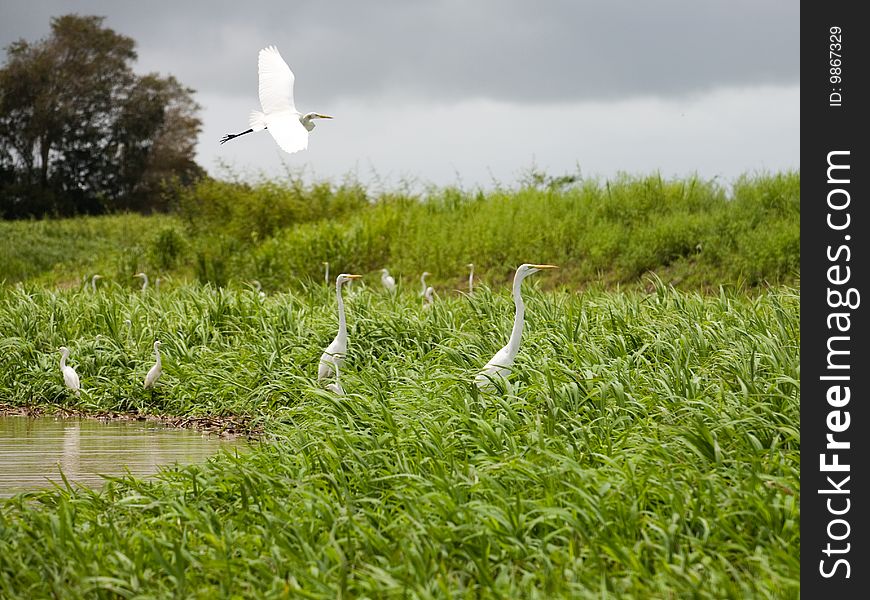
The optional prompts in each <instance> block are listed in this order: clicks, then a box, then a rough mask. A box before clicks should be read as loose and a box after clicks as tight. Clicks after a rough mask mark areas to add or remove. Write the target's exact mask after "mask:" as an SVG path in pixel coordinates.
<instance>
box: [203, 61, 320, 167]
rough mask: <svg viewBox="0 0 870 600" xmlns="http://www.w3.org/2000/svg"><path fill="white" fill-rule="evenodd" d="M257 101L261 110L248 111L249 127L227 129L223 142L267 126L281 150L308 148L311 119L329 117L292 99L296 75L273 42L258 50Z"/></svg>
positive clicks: (312, 120)
mask: <svg viewBox="0 0 870 600" xmlns="http://www.w3.org/2000/svg"><path fill="white" fill-rule="evenodd" d="M258 72H259V75H260V89H259V95H260V104H261V105H262V106H263V111H262V112H260V111H259V110H255V111H252V112H251V117H250V121H249V123H250V126H251V128H250V129H248V130H247V131H243V132H241V133H228V134H227V135H225V136H224V137H222V138H221V141H220V142H221V144H225V143H227V142H228V141H230V140H231V139H233V138H237V137H239V136H240V135H245V134H248V133H253V132H255V131H262V130H264V129H268V130H269V133H271V134H272V137H273V138H275V141H276V142H277V143H278V145H279V146H280V147H281V149H282V150H284V151H285V152H289V153H290V154H292V153H293V152H298V151H299V150H305V149H306V148H308V132H309V131H311V130H312V129H314V119H331V118H332V117H330V116H329V115H322V114H320V113H315V112H310V113H307V114H304V115H303V114H302V113H301V112H299V111H298V110H296V104H295V103H294V101H293V83H294V81H295V80H296V77H295V76H294V75H293V71H291V70H290V67H289V66H287V63H286V62H284V59H283V58H281V54H280V53H279V52H278V49H277V48H276V47H275V46H269V47H267V48H263V49H262V50H260V55H259V59H258Z"/></svg>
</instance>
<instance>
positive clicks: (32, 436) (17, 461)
mask: <svg viewBox="0 0 870 600" xmlns="http://www.w3.org/2000/svg"><path fill="white" fill-rule="evenodd" d="M243 444H244V442H240V441H226V440H223V439H221V438H219V437H218V436H215V435H211V436H209V435H205V434H202V433H200V432H197V431H193V430H189V429H176V428H172V427H167V426H165V425H163V424H160V423H152V422H141V421H99V420H96V419H81V418H55V417H26V416H17V415H15V416H0V497H9V496H11V495H13V494H17V493H19V492H25V491H29V490H35V489H40V488H47V487H52V482H57V483H59V484H61V485H62V484H63V480H62V479H61V476H60V472H61V470H62V471H63V473H64V475H65V476H66V478H67V479H68V480H69V481H70V482H76V483H78V484H82V485H86V486H89V487H101V486H102V485H103V484H104V483H105V479H104V478H103V477H101V475H110V476H117V475H124V474H125V473H126V472H127V470H129V472H130V473H132V474H133V475H137V476H147V475H152V474H154V473H156V472H157V471H158V469H159V467H161V466H170V465H173V464H175V463H178V464H190V463H199V462H204V461H205V460H206V459H207V458H208V457H210V456H212V455H213V454H215V453H216V452H218V451H219V450H220V449H221V448H227V449H235V448H240V446H241V445H243Z"/></svg>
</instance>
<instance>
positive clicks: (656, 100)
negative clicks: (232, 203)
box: [0, 0, 800, 186]
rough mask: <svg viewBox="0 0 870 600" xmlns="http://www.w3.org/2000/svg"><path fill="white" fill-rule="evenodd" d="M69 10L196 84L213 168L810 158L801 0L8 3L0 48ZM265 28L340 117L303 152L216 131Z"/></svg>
mask: <svg viewBox="0 0 870 600" xmlns="http://www.w3.org/2000/svg"><path fill="white" fill-rule="evenodd" d="M70 12H76V13H79V14H96V15H103V16H105V17H106V21H105V24H106V25H107V26H109V27H111V28H113V29H115V30H116V31H118V32H119V33H122V34H124V35H128V36H130V37H132V38H133V39H135V40H136V42H137V44H138V46H137V51H138V54H139V61H138V63H137V65H136V69H137V71H140V72H143V73H144V72H148V71H157V72H160V73H162V74H172V75H175V76H176V77H178V79H179V80H181V81H182V82H183V83H185V84H186V85H188V86H190V87H192V88H194V89H195V90H196V91H197V94H196V98H197V100H198V102H199V103H200V104H201V105H202V113H201V116H202V118H203V132H202V135H201V136H200V141H199V146H198V160H199V162H200V164H202V165H203V166H204V167H205V168H206V169H208V170H209V171H210V172H212V173H214V174H217V175H221V174H223V173H225V171H224V170H223V167H221V165H222V164H224V165H227V166H229V167H230V168H231V169H232V170H233V171H234V172H235V173H237V174H239V175H242V176H256V175H257V174H259V173H262V174H264V175H266V176H281V175H283V174H284V173H286V170H287V169H288V168H289V169H291V170H294V171H296V170H302V169H304V170H305V172H306V173H307V174H308V175H309V176H314V177H317V178H324V177H328V178H339V177H341V176H343V175H345V174H348V173H351V174H354V175H356V176H357V177H359V178H360V179H362V180H364V181H372V180H375V181H383V182H385V183H387V184H389V183H395V182H398V181H400V180H408V179H410V180H415V181H418V182H421V183H437V184H446V183H462V184H463V185H472V186H473V185H484V186H488V185H490V184H491V183H492V182H493V181H500V182H501V183H504V184H510V183H513V182H515V181H516V180H517V179H518V177H520V176H521V174H522V173H523V172H525V171H526V170H527V169H528V168H529V167H530V166H531V165H532V164H535V165H537V167H539V168H541V169H544V170H546V171H548V172H550V173H552V174H562V173H565V172H575V171H576V169H577V168H578V167H579V168H580V170H581V172H582V173H583V174H585V175H594V176H602V177H611V176H613V175H615V174H616V173H618V172H620V171H623V172H629V173H650V172H653V171H659V172H661V173H662V175H664V176H672V175H678V176H682V175H687V174H692V173H697V174H699V175H701V176H702V177H708V178H710V177H716V176H718V177H721V178H723V179H724V180H726V181H730V180H733V179H734V178H735V177H737V176H739V175H740V174H742V173H754V172H761V171H778V170H782V169H798V168H799V167H800V162H799V153H800V123H799V115H800V101H799V90H800V75H799V68H800V36H799V25H800V10H799V3H798V2H797V1H795V0H790V1H786V0H755V1H748V0H730V1H724V0H722V1H712V0H658V1H643V0H634V1H628V0H600V1H590V0H582V1H581V0H577V1H568V0H558V1H557V0H554V1H549V2H547V1H541V2H531V1H529V0H526V1H521V0H504V1H495V0H486V1H465V2H463V1H460V0H432V1H427V2H422V1H421V2H409V1H404V2H400V1H398V0H378V1H368V2H353V1H351V0H344V1H318V2H307V3H300V2H292V1H288V0H283V1H279V0H270V1H262V2H257V1H254V0H251V1H247V2H240V1H238V0H236V1H233V2H224V1H220V2H206V1H203V0H199V1H188V2H184V1H179V0H176V1H175V2H166V1H163V0H160V1H151V2H117V1H115V2H111V1H102V0H78V1H75V0H72V1H71V0H67V1H61V0H44V1H40V2H12V1H10V0H0V45H2V46H3V47H4V48H5V46H6V45H8V44H9V43H10V42H12V41H14V40H16V39H19V38H25V39H28V40H36V39H39V38H42V37H44V36H46V35H47V34H48V32H49V20H50V18H51V17H52V16H58V15H61V14H66V13H70ZM270 44H274V45H276V46H278V48H279V50H280V51H281V54H282V55H283V56H284V58H285V59H286V60H287V62H288V63H289V64H290V66H291V68H292V69H293V71H294V73H295V74H296V104H297V106H298V107H299V108H300V110H302V111H303V112H305V111H318V112H325V113H328V114H332V115H335V117H336V119H335V120H334V121H326V122H320V123H318V127H317V129H316V130H315V131H314V132H313V133H312V137H311V140H310V144H309V150H308V151H306V152H303V153H297V154H293V155H287V154H284V153H282V152H281V151H280V150H279V149H278V148H277V146H276V145H275V144H274V142H273V140H272V139H271V137H270V136H269V135H268V134H266V133H263V134H258V135H251V136H246V137H243V138H240V139H238V140H234V141H232V142H230V143H228V144H226V145H225V146H220V145H218V143H217V140H218V139H219V138H220V137H221V136H222V135H223V134H224V133H228V132H237V131H241V130H243V129H246V128H247V116H248V113H249V112H250V110H251V109H254V108H258V106H257V104H258V101H257V66H256V65H257V52H258V51H259V49H260V48H262V47H264V46H266V45H270Z"/></svg>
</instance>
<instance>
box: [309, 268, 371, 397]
mask: <svg viewBox="0 0 870 600" xmlns="http://www.w3.org/2000/svg"><path fill="white" fill-rule="evenodd" d="M361 277H362V275H349V274H347V273H342V274H341V275H339V276H338V277H336V278H335V298H336V300H337V302H338V334H337V335H336V336H335V339H334V340H332V343H331V344H330V345H329V346H327V347H326V350H324V351H323V354H322V355H321V357H320V364H319V365H318V367H317V380H318V381H321V380H323V379H326V378H327V377H329V376H330V375H332V374H333V373H337V368H338V367H340V366H341V364H342V363H343V362H344V355H345V354H347V320H346V319H345V317H344V300H343V299H342V297H341V286H342V285H344V284H345V283H347V282H348V281H353V280H354V279H360V278H361Z"/></svg>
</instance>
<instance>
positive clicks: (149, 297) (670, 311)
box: [0, 195, 800, 599]
mask: <svg viewBox="0 0 870 600" xmlns="http://www.w3.org/2000/svg"><path fill="white" fill-rule="evenodd" d="M530 197H535V196H534V195H530ZM494 201H496V200H494ZM435 214H437V213H435ZM320 227H326V225H320ZM549 276H550V274H549V273H548V274H539V275H536V276H535V278H534V279H532V280H530V281H529V282H527V283H531V285H529V286H528V287H527V289H526V292H527V293H526V296H527V304H528V311H527V317H528V324H527V330H526V333H525V336H524V339H523V349H522V351H521V353H520V356H519V357H518V361H517V365H516V366H517V370H516V373H515V375H514V377H513V378H512V383H511V385H509V386H508V387H507V388H506V389H505V390H501V391H499V392H497V393H484V394H482V393H479V392H478V391H477V389H476V388H475V387H474V386H473V385H472V384H471V380H472V377H473V374H474V373H475V371H476V369H479V368H480V366H481V365H483V363H484V362H485V361H486V360H487V359H488V358H489V357H490V356H491V355H492V354H493V353H494V351H495V350H496V349H497V348H498V347H499V346H501V344H503V343H504V339H505V337H506V335H507V333H506V332H507V330H508V329H509V327H510V320H511V318H512V308H513V307H512V304H511V302H510V299H509V296H508V295H507V293H506V292H505V290H503V289H499V290H493V291H490V290H489V289H487V288H481V289H479V290H477V291H476V292H475V294H474V295H473V296H471V297H464V296H459V295H445V296H443V297H442V298H440V299H439V302H438V303H437V304H436V305H435V306H434V307H433V308H432V309H430V310H428V311H426V310H423V309H422V308H421V306H420V300H419V297H418V296H416V293H415V292H416V289H414V290H413V291H407V292H405V293H402V294H400V295H399V296H398V297H396V298H391V297H388V296H386V294H384V293H381V292H379V291H377V289H376V288H374V287H372V286H370V287H369V288H368V289H367V290H358V291H357V293H356V294H355V295H354V296H353V297H351V298H350V299H349V301H348V313H349V314H348V318H349V327H350V348H349V355H348V361H347V363H346V366H345V368H344V369H343V371H342V383H343V385H344V387H345V389H346V390H347V392H348V396H346V397H338V396H334V395H332V394H330V393H328V392H326V391H324V390H323V389H322V388H320V387H318V386H317V384H316V382H315V381H314V380H313V378H314V375H315V373H316V365H317V360H318V356H319V354H320V352H321V350H322V348H323V347H324V346H325V345H326V344H327V343H328V341H329V340H330V339H331V338H332V336H333V335H334V333H335V327H336V318H335V312H334V311H335V299H334V292H333V291H332V290H330V289H328V288H327V287H326V286H325V285H318V286H311V287H310V288H309V289H308V290H306V291H303V292H297V293H289V292H284V293H281V294H270V295H269V296H267V297H266V298H265V299H264V300H262V301H261V300H260V299H259V298H258V296H257V294H255V293H254V292H253V291H251V290H241V289H236V290H233V289H216V288H213V287H211V286H200V285H198V284H194V285H179V286H176V287H174V288H166V289H164V290H161V292H160V293H156V292H154V291H153V290H151V291H149V292H147V293H144V294H143V293H141V292H138V291H133V290H128V289H122V288H120V287H119V286H109V287H106V288H98V290H97V292H96V293H94V292H92V291H90V290H89V289H84V290H78V289H72V290H50V289H46V288H45V287H43V286H39V285H36V284H32V283H28V284H24V285H23V286H21V288H20V289H16V288H14V287H6V288H5V289H4V290H3V291H2V293H0V324H2V332H0V344H2V347H0V398H3V399H5V400H6V401H8V402H11V403H13V404H16V405H17V404H25V403H39V404H42V405H43V406H51V405H64V406H68V407H78V408H82V409H85V410H88V411H97V410H105V409H112V410H127V411H141V412H160V413H165V412H170V413H175V414H203V413H210V414H222V413H228V414H239V415H247V416H249V417H251V418H252V419H254V420H256V421H257V423H258V425H259V426H261V427H262V428H263V430H264V431H265V434H264V435H263V437H262V438H261V440H260V441H259V442H255V443H253V444H252V446H251V448H250V450H248V451H246V452H243V453H241V454H240V455H239V456H237V457H234V456H230V455H223V456H219V457H216V458H215V459H213V460H210V461H209V462H208V463H207V464H204V465H194V466H187V467H182V468H172V469H168V470H166V471H164V472H163V473H162V474H161V475H160V476H158V477H156V478H153V479H147V480H142V479H135V478H131V477H126V478H120V479H118V480H115V481H112V482H111V483H109V484H107V486H106V487H105V488H104V489H103V490H102V491H92V490H87V489H76V488H73V489H59V490H55V491H48V492H33V493H30V494H26V495H22V496H17V497H15V498H13V499H11V500H6V501H0V596H2V597H9V598H13V597H27V598H34V597H52V596H55V597H64V598H78V597H105V598H110V597H129V598H132V597H170V596H177V597H188V596H190V597H209V596H217V597H251V598H264V597H309V598H336V597H386V596H395V597H405V596H412V597H456V596H464V597H489V596H500V597H505V598H519V597H542V598H543V597H547V598H550V597H560V596H570V597H589V598H592V597H595V598H601V597H613V598H632V597H633V598H665V597H680V598H682V597H695V598H716V599H718V598H726V597H730V598H797V597H799V590H800V588H799V560H798V557H799V547H800V531H799V522H800V508H799V507H800V502H799V500H800V480H799V475H800V471H799V464H800V463H799V450H800V437H799V397H800V384H799V379H800V362H799V343H800V337H799V296H798V294H797V293H796V291H795V290H793V289H790V288H787V287H777V288H773V289H769V290H767V291H766V292H764V293H760V294H756V295H752V296H747V295H745V294H743V293H740V292H739V291H735V290H733V289H731V288H725V289H722V290H720V291H719V292H718V293H714V294H705V295H702V294H699V293H697V292H681V291H677V290H674V289H673V288H669V287H667V286H665V285H663V284H661V283H660V282H657V281H655V280H653V281H652V282H651V283H652V291H651V292H644V291H642V290H636V291H623V292H608V291H603V290H586V291H584V292H582V293H569V292H547V293H542V292H540V291H536V289H535V288H536V286H538V285H540V284H547V283H549V282H547V281H546V278H547V277H549ZM126 319H129V320H130V321H131V323H130V325H129V326H127V325H126V324H125V323H124V321H125V320H126ZM155 338H159V339H160V340H161V341H162V342H163V351H164V354H165V368H166V373H165V375H164V378H163V379H162V380H161V385H160V387H159V389H158V391H157V392H156V393H155V394H153V395H152V394H151V393H148V392H145V391H144V390H142V389H141V380H142V378H143V377H144V373H145V371H146V370H147V368H148V366H150V364H151V361H152V355H151V342H152V341H153V340H154V339H155ZM61 344H65V345H67V346H69V347H70V349H71V351H72V355H71V360H70V362H71V364H73V365H74V366H75V368H76V369H77V370H78V372H79V374H80V375H81V377H82V383H83V387H84V390H85V391H84V392H83V393H82V395H81V398H79V399H76V398H75V397H74V396H72V395H70V394H69V393H68V392H67V391H66V390H65V389H64V388H63V386H62V380H61V377H60V374H59V369H58V366H57V361H58V358H59V355H58V352H57V348H58V346H60V345H61Z"/></svg>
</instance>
